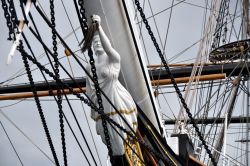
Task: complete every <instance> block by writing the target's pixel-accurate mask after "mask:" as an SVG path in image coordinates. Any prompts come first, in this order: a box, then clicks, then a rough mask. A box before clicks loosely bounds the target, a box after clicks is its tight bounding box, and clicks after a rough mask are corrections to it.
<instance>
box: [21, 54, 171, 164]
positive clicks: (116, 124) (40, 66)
mask: <svg viewBox="0 0 250 166" xmlns="http://www.w3.org/2000/svg"><path fill="white" fill-rule="evenodd" d="M23 56H25V57H27V58H28V59H29V60H30V61H31V62H32V63H34V64H35V65H37V67H38V68H39V69H41V70H42V71H44V72H45V73H46V74H48V75H49V76H50V77H52V78H53V79H54V80H56V81H58V82H59V83H60V84H61V86H64V88H67V89H69V91H70V92H72V94H73V95H75V96H76V97H77V98H79V99H80V100H81V101H83V102H84V103H85V104H87V105H88V106H89V107H91V108H92V109H93V110H95V111H96V112H98V113H99V114H100V115H102V116H103V117H104V119H105V120H106V121H108V122H110V123H112V124H114V125H115V126H116V127H118V128H119V129H120V130H122V131H123V132H125V133H126V134H128V135H129V136H130V137H132V138H133V139H135V140H137V141H138V142H139V143H140V144H141V145H142V146H143V147H145V148H146V149H147V150H148V151H149V152H151V153H152V154H153V155H155V156H156V157H158V158H160V159H162V160H163V161H165V162H169V159H168V158H166V157H165V156H163V155H162V154H160V153H158V152H156V151H155V150H154V149H152V148H151V146H150V145H147V144H146V143H145V142H143V140H140V139H139V138H137V137H136V136H135V135H134V134H132V133H130V132H129V131H127V130H126V129H124V128H123V127H122V126H120V125H119V124H118V123H116V122H115V121H114V120H113V119H110V117H109V116H108V115H106V114H105V113H103V112H102V111H101V110H100V109H99V108H97V106H96V105H95V104H94V103H93V102H92V101H91V100H90V99H89V98H88V96H86V97H87V98H88V99H86V98H84V97H83V96H81V95H80V94H79V93H76V92H74V90H73V89H72V88H71V87H70V86H68V85H67V84H66V83H63V82H62V81H61V80H60V79H58V78H57V77H56V76H55V75H54V74H53V73H52V72H50V71H49V70H48V69H47V68H45V67H44V66H43V65H41V64H40V63H39V62H38V61H37V60H35V59H34V58H32V57H31V56H30V55H28V54H27V53H26V52H24V53H23ZM170 163H171V162H170Z"/></svg>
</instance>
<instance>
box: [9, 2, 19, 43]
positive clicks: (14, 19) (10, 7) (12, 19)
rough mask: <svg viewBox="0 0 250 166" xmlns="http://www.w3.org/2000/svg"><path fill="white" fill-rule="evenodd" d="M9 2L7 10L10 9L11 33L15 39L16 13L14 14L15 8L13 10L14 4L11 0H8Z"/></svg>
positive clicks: (16, 30)
mask: <svg viewBox="0 0 250 166" xmlns="http://www.w3.org/2000/svg"><path fill="white" fill-rule="evenodd" d="M8 2H9V11H10V14H11V15H10V20H11V23H12V33H13V37H14V40H16V35H15V32H18V29H17V22H18V20H17V15H16V10H15V6H14V3H13V0H8Z"/></svg>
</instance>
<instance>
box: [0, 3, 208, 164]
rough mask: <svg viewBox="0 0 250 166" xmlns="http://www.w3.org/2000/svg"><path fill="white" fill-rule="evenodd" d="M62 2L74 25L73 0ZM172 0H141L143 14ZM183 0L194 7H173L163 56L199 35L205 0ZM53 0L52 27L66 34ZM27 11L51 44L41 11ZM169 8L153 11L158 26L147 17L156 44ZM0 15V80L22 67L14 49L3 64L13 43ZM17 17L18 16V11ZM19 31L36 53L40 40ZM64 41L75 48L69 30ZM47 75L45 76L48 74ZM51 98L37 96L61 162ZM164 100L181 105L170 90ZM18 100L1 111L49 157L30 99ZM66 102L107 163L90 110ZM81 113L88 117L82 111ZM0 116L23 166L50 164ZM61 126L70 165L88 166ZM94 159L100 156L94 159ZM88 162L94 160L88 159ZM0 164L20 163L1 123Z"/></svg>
mask: <svg viewBox="0 0 250 166" xmlns="http://www.w3.org/2000/svg"><path fill="white" fill-rule="evenodd" d="M39 2H40V3H41V5H42V6H43V9H44V10H45V12H46V13H47V15H48V17H49V18H50V13H49V2H48V1H46V2H45V1H39ZM63 2H64V3H65V5H66V8H67V11H68V12H69V16H70V20H71V21H72V24H73V27H74V29H76V28H78V26H79V23H78V20H77V16H76V14H75V12H71V11H74V10H75V9H74V6H73V5H74V4H73V2H69V1H66V0H64V1H63ZM141 2H143V1H141ZM171 2H172V1H170V0H168V1H166V0H156V1H151V2H150V4H149V2H148V1H147V0H146V2H145V11H146V12H145V13H146V16H150V15H151V9H150V5H151V7H152V10H153V13H157V12H160V11H162V10H164V9H166V8H168V7H170V6H171ZM177 2H179V0H175V3H177ZM185 2H188V3H192V4H195V5H197V6H193V5H190V4H188V3H181V4H179V5H177V6H175V7H174V8H173V13H172V19H171V24H170V27H169V32H168V38H167V44H166V49H165V52H166V55H167V57H168V58H171V57H172V56H174V55H176V54H178V53H179V52H181V51H182V50H184V49H185V48H187V47H189V46H191V45H192V44H193V43H195V42H197V41H198V40H199V39H200V38H201V34H202V28H203V24H202V20H203V17H204V9H203V8H202V7H199V6H204V4H205V0H203V1H197V0H186V1H185ZM15 4H16V6H17V7H18V8H19V2H16V1H15ZM55 4H56V5H55V13H56V26H57V30H58V32H59V33H60V34H61V36H62V37H65V36H67V35H68V34H70V33H71V32H72V29H71V27H70V24H69V22H68V20H67V16H66V14H65V12H64V10H63V6H62V3H61V1H60V0H55ZM142 4H143V3H142ZM31 11H32V14H33V16H34V18H35V21H36V24H37V25H38V27H39V32H40V33H41V36H42V38H43V40H44V41H46V44H47V45H48V46H49V47H51V46H52V40H51V31H50V30H49V28H48V26H47V25H46V24H45V23H44V22H43V20H42V19H41V18H40V16H39V15H38V14H37V12H36V10H35V9H34V8H33V7H32V8H31ZM18 12H19V13H20V9H18ZM169 13H170V10H167V11H165V12H162V13H161V14H158V15H156V16H155V22H156V23H157V25H158V26H157V27H155V26H154V19H153V18H151V19H149V23H150V25H151V26H152V30H153V31H154V33H155V35H156V37H157V40H158V43H159V44H160V45H161V43H160V40H159V38H158V36H157V30H159V33H160V34H161V35H160V36H161V41H162V43H163V44H164V41H165V36H166V32H167V26H168V20H169ZM0 16H1V17H0V30H1V33H0V50H1V61H0V66H1V69H0V82H2V81H5V80H7V79H8V78H10V76H12V75H13V74H14V73H16V72H17V71H19V70H20V69H23V66H24V65H23V62H22V59H21V56H20V54H19V52H18V51H16V52H15V55H14V58H13V60H12V63H11V64H10V65H6V61H7V55H8V53H9V50H10V48H11V44H12V43H11V42H10V41H7V40H6V39H7V36H8V29H7V26H6V21H5V18H4V14H3V10H2V8H1V9H0ZM19 18H22V16H21V15H20V14H19ZM24 32H25V35H26V36H27V37H28V38H29V42H30V44H31V46H32V49H33V51H34V52H35V54H36V56H40V55H43V49H42V47H41V45H40V44H39V43H38V42H37V40H36V39H34V37H32V35H31V33H30V32H29V30H28V29H27V27H26V28H25V31H24ZM142 33H143V34H145V35H144V36H145V37H144V42H145V45H146V48H147V55H146V58H147V59H149V61H150V63H151V64H159V63H160V59H159V58H158V55H156V52H155V50H154V47H153V46H152V43H151V39H150V38H149V37H148V35H147V32H146V30H145V28H144V25H143V29H142ZM76 35H77V38H78V40H81V39H82V34H81V31H80V30H77V31H76ZM65 41H66V42H67V43H69V45H70V47H71V48H72V50H74V51H77V50H79V47H78V42H77V39H76V38H75V36H74V34H72V35H70V36H69V37H68V38H67V39H65ZM197 49H198V44H196V45H195V46H194V47H192V48H191V49H189V50H188V51H186V52H185V53H184V54H183V55H182V56H181V57H180V58H178V59H176V60H175V61H173V62H172V61H171V63H174V62H175V63H176V62H180V63H183V60H185V61H184V62H185V63H188V62H191V61H188V59H190V58H194V57H196V54H197ZM26 50H27V49H26ZM63 51H64V48H63V47H62V46H61V45H59V46H58V52H59V57H64V58H62V59H61V62H62V63H63V64H64V66H65V67H66V68H67V69H68V71H71V69H70V65H69V62H68V59H67V58H66V57H65V55H64V53H63ZM76 54H77V55H79V56H80V57H81V58H82V59H85V58H84V56H83V55H82V54H81V53H80V52H79V51H78V52H76ZM39 61H40V62H41V63H42V64H46V63H47V62H48V60H47V59H46V57H45V56H43V58H41V59H40V60H39ZM69 61H70V64H71V65H72V66H73V73H74V76H75V77H82V76H85V73H84V72H83V71H82V70H81V69H80V67H79V66H78V65H77V64H76V63H75V62H74V60H73V58H72V57H69ZM81 62H82V63H83V64H84V65H86V62H84V61H83V60H81ZM34 67H35V66H32V68H34ZM61 71H62V70H61ZM32 74H33V77H34V80H35V81H43V78H42V76H41V74H40V72H39V71H38V70H36V71H34V72H32ZM60 75H61V77H62V78H67V76H66V74H65V73H63V72H61V74H60ZM47 78H48V79H49V77H47ZM27 82H28V79H27V76H26V75H24V76H21V77H19V78H17V79H15V80H13V82H11V83H10V84H13V83H27ZM69 98H71V99H76V98H75V97H73V96H69ZM45 99H46V101H45ZM50 99H52V98H50V97H48V98H41V103H42V107H43V110H44V114H45V116H46V120H47V123H48V126H49V130H50V134H51V136H52V138H53V143H54V146H55V148H56V152H57V155H58V157H59V160H60V162H61V164H62V161H63V158H62V150H61V140H60V130H59V123H58V122H59V119H58V112H57V105H56V103H55V102H54V101H48V100H50ZM163 100H164V99H162V98H160V99H159V109H160V111H162V112H163V113H165V114H167V115H169V116H171V112H170V109H169V108H168V106H167V105H166V104H164V102H162V101H163ZM167 100H168V101H169V102H170V103H171V107H172V109H173V110H174V111H175V114H177V111H179V107H180V105H179V102H178V99H177V97H176V94H174V93H173V94H171V95H169V98H168V99H167ZM17 102H18V101H1V102H0V111H2V112H4V113H5V114H6V115H7V116H8V117H9V118H10V119H11V120H12V121H13V122H14V123H15V124H16V125H17V126H18V127H19V128H20V129H21V130H22V131H23V132H25V133H26V134H27V135H28V136H29V137H30V138H31V139H32V140H33V141H34V142H35V143H36V144H37V145H38V146H39V147H40V148H41V149H42V150H43V151H45V153H46V154H47V155H48V156H50V157H51V158H52V155H51V152H50V149H49V146H48V143H47V140H46V137H45V133H44V130H43V128H42V124H41V120H40V117H39V114H38V112H37V109H36V105H35V102H34V100H33V99H28V100H26V101H21V102H18V103H17ZM15 103H16V104H15ZM12 104H14V105H12ZM71 104H72V106H73V108H74V110H75V113H76V115H77V118H78V120H79V122H80V123H81V127H82V129H83V132H84V134H85V136H86V139H87V140H88V142H89V144H90V147H91V149H92V150H93V152H94V155H95V156H96V152H95V150H94V149H95V147H94V145H93V142H92V140H91V134H90V131H89V129H88V127H87V126H88V124H87V121H86V118H87V119H88V122H89V123H90V127H91V131H92V133H93V135H94V139H95V141H96V145H97V148H98V153H99V155H100V157H101V161H102V164H103V165H106V159H107V150H106V147H105V146H104V145H103V143H102V142H101V140H100V138H99V136H97V135H96V131H95V125H94V122H93V121H92V119H90V116H89V115H90V110H89V108H87V107H86V106H84V109H83V108H82V105H81V103H80V101H78V100H72V101H71ZM9 105H11V106H9ZM63 108H65V109H64V113H65V114H66V116H67V117H68V119H69V121H70V122H71V125H72V128H73V129H74V131H75V132H76V134H77V136H78V138H79V141H80V143H81V145H82V147H83V149H84V150H85V152H86V153H87V155H88V159H90V158H91V157H90V155H89V153H88V151H87V148H86V145H85V143H84V141H83V139H82V137H81V135H80V132H79V131H78V129H77V126H76V123H75V122H74V120H73V116H72V114H71V113H70V110H69V108H68V106H67V103H66V101H64V103H63ZM84 112H85V113H84ZM85 114H86V115H87V116H85ZM0 121H1V122H2V123H3V125H4V127H5V129H6V130H7V132H8V134H9V136H10V138H11V140H12V142H13V144H14V146H15V148H16V150H17V152H18V154H19V155H20V157H21V160H22V162H23V164H24V165H25V166H31V165H36V166H44V165H53V164H52V163H51V161H49V160H48V159H47V158H46V157H45V156H44V155H43V154H42V153H41V152H39V150H37V149H36V148H35V147H34V146H33V145H32V144H31V143H30V142H29V141H28V140H27V139H26V138H25V137H24V136H23V135H22V134H21V133H20V132H19V131H18V130H17V129H16V128H15V127H13V125H12V124H11V123H10V122H9V121H8V120H6V118H5V117H4V116H3V115H2V114H1V113H0ZM65 130H66V144H67V156H68V161H69V162H68V163H69V165H87V162H86V160H85V159H84V157H83V154H82V153H81V151H80V149H79V147H78V146H77V144H76V141H75V140H74V138H73V136H72V134H71V132H70V131H69V128H68V126H67V125H66V124H65ZM96 159H97V158H96ZM90 160H91V159H90ZM91 162H92V160H91ZM97 162H99V161H98V160H97ZM91 164H93V162H92V163H91ZM0 165H1V166H2V165H3V166H13V165H20V162H19V161H18V158H17V157H16V155H15V153H14V151H13V149H12V147H11V145H10V143H9V141H8V139H7V137H6V135H5V133H4V131H3V128H2V127H1V126H0ZM98 165H99V163H98Z"/></svg>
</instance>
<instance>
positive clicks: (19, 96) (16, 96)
mask: <svg viewBox="0 0 250 166" xmlns="http://www.w3.org/2000/svg"><path fill="white" fill-rule="evenodd" d="M73 91H74V92H76V93H82V92H86V88H85V87H84V88H82V89H79V88H73ZM62 93H63V92H62ZM64 93H65V94H72V92H71V91H70V90H69V89H64ZM53 95H57V90H52V91H37V96H38V97H44V96H53ZM32 97H34V95H33V93H32V92H26V93H16V94H8V95H2V96H0V100H17V99H23V98H32Z"/></svg>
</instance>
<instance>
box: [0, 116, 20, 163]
mask: <svg viewBox="0 0 250 166" xmlns="http://www.w3.org/2000/svg"><path fill="white" fill-rule="evenodd" d="M0 124H1V126H2V128H3V130H4V132H5V134H6V136H7V138H8V140H9V142H10V144H11V147H12V148H13V150H14V151H15V153H16V155H17V158H18V160H19V161H20V164H21V165H22V166H23V162H22V160H21V158H20V156H19V154H18V153H17V150H16V148H15V146H14V144H13V143H12V141H11V139H10V137H9V135H8V133H7V131H6V130H5V127H4V125H3V123H2V122H1V120H0Z"/></svg>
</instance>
